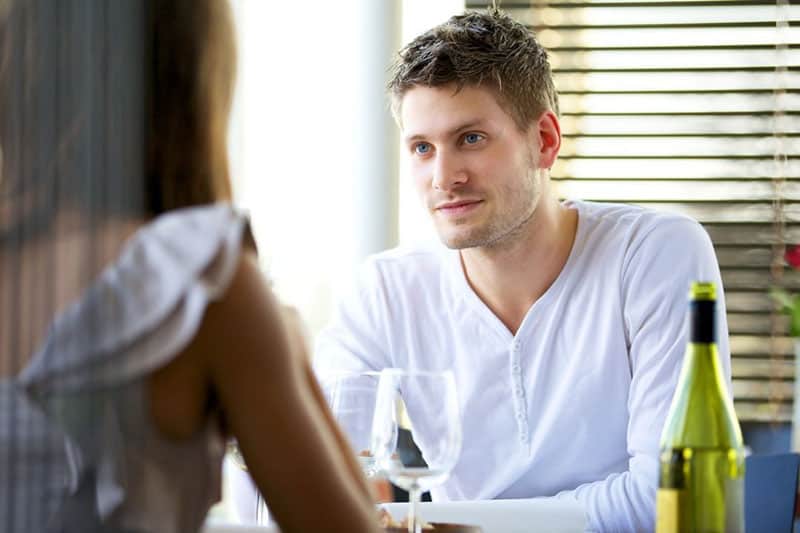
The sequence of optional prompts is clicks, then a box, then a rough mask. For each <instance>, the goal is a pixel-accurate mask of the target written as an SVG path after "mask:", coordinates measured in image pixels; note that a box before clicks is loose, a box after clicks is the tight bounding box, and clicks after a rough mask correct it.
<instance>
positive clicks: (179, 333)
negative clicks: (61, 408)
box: [19, 205, 246, 396]
mask: <svg viewBox="0 0 800 533" xmlns="http://www.w3.org/2000/svg"><path fill="white" fill-rule="evenodd" d="M245 224H246V219H245V218H244V216H243V215H242V214H240V213H237V212H236V211H235V210H233V209H232V208H231V207H230V206H227V205H214V206H208V207H201V208H191V209H184V210H180V211H175V212H173V213H170V214H168V215H165V216H162V217H159V218H158V219H156V220H155V221H154V222H153V223H151V224H149V225H147V226H145V227H144V228H142V229H141V230H139V231H138V232H137V233H136V234H135V235H134V236H133V237H132V239H131V240H130V242H129V243H128V244H127V245H126V246H125V247H124V249H123V251H122V253H121V254H120V257H119V259H118V261H117V262H116V263H115V264H113V265H111V266H110V267H108V268H107V269H105V270H104V271H103V272H102V274H101V275H100V277H99V278H98V279H97V280H96V282H95V283H93V284H92V285H91V286H90V287H89V289H88V290H87V291H86V292H85V293H84V296H83V297H82V298H81V299H80V300H79V301H77V302H76V303H74V304H73V305H72V306H70V307H69V308H68V309H67V310H66V311H65V312H64V313H62V314H61V315H60V316H58V317H57V318H56V319H55V321H54V322H53V324H52V325H51V327H50V330H49V332H48V335H47V337H46V341H45V343H44V345H43V347H42V348H41V349H40V350H39V352H38V353H37V354H36V356H35V357H34V358H33V359H32V360H31V364H30V365H28V367H27V368H26V369H25V370H24V371H23V372H22V373H21V374H20V377H19V381H20V383H21V384H23V385H24V386H25V387H26V389H27V390H28V391H29V392H30V393H32V394H33V395H34V396H39V395H41V394H44V393H47V392H67V391H70V390H83V389H85V388H87V387H90V388H93V387H108V386H114V385H115V384H118V383H120V382H122V381H127V380H131V379H136V378H137V377H140V376H142V375H144V374H147V373H148V372H151V371H152V370H153V369H155V368H158V367H160V366H162V365H164V364H166V363H167V362H169V361H170V359H171V358H172V357H174V356H175V355H176V354H177V353H179V351H180V350H181V349H182V348H183V347H185V346H186V345H187V344H188V342H189V341H190V340H191V339H192V337H193V336H194V334H195V333H196V331H197V329H198V327H199V325H200V322H201V320H202V317H203V314H204V312H205V308H206V306H207V305H208V303H209V302H211V301H213V300H214V299H216V298H218V297H219V296H220V295H221V294H222V293H223V292H224V291H225V289H226V288H227V286H228V284H229V283H230V280H231V278H232V276H233V273H234V271H235V268H236V265H237V262H238V259H239V253H240V250H241V244H242V233H243V229H244V227H245Z"/></svg>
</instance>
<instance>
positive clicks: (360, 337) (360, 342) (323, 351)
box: [314, 261, 391, 374]
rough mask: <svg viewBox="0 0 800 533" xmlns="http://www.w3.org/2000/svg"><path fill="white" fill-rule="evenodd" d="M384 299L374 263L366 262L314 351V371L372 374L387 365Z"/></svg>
mask: <svg viewBox="0 0 800 533" xmlns="http://www.w3.org/2000/svg"><path fill="white" fill-rule="evenodd" d="M386 302H387V296H386V289H385V286H384V283H383V281H382V279H381V276H380V271H379V269H378V267H377V265H376V264H375V261H367V262H366V263H365V264H364V265H363V266H362V267H361V268H360V269H359V270H358V274H357V276H356V280H355V282H354V283H353V284H352V285H351V287H350V289H349V290H348V291H346V292H345V295H344V296H343V298H342V299H341V300H340V301H339V302H338V305H337V307H336V310H335V312H334V315H333V318H332V319H331V322H330V324H329V325H328V326H327V327H326V328H325V329H324V330H323V331H322V332H320V334H319V336H318V338H317V341H316V344H315V349H314V370H315V372H316V373H317V374H320V373H323V372H327V371H342V370H347V371H374V370H381V369H382V368H385V367H388V366H391V364H389V363H390V357H389V351H390V348H391V345H390V343H389V337H390V336H389V329H388V328H390V327H391V323H390V322H389V320H388V319H387V318H386V316H385V315H386V309H387V305H386Z"/></svg>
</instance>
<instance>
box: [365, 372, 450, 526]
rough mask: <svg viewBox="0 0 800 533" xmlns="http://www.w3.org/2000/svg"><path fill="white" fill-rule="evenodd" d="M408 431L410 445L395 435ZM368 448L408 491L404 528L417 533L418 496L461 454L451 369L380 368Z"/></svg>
mask: <svg viewBox="0 0 800 533" xmlns="http://www.w3.org/2000/svg"><path fill="white" fill-rule="evenodd" d="M401 428H404V429H407V430H409V431H410V432H411V437H412V439H413V445H415V446H416V447H417V448H419V451H420V452H421V453H422V458H423V460H424V463H425V464H424V465H421V464H420V463H419V462H418V461H416V460H415V459H416V454H415V453H413V452H411V450H408V449H406V447H408V446H412V443H410V442H408V440H407V439H399V438H398V434H399V432H400V429H401ZM371 451H372V454H373V455H374V457H375V461H376V463H377V466H378V467H380V469H381V471H382V472H383V473H384V474H385V475H386V476H387V477H388V478H389V480H390V481H391V482H392V483H394V484H395V485H397V486H399V487H400V488H403V489H405V490H407V491H408V497H409V506H408V531H409V532H410V533H419V532H420V531H421V524H422V520H421V518H420V516H419V499H420V494H421V493H422V492H423V491H426V490H429V489H430V488H432V487H435V486H436V485H439V484H441V483H444V481H445V480H447V478H448V476H449V475H450V471H451V470H452V469H453V467H454V466H455V464H456V462H457V461H458V457H459V454H460V453H461V421H460V418H459V413H458V398H457V395H456V384H455V378H454V377H453V373H452V372H450V371H449V370H448V371H440V372H439V371H418V370H402V369H395V368H391V369H386V370H384V371H382V372H381V374H380V380H379V384H378V390H377V395H376V400H375V415H374V417H373V422H372V442H371Z"/></svg>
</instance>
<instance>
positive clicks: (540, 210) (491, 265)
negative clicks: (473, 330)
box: [461, 196, 578, 334]
mask: <svg viewBox="0 0 800 533" xmlns="http://www.w3.org/2000/svg"><path fill="white" fill-rule="evenodd" d="M577 223H578V214H577V211H576V210H574V209H569V208H567V207H565V206H563V205H561V204H560V203H559V202H558V201H557V200H556V199H555V198H550V197H548V196H545V197H544V198H543V199H542V202H541V203H540V204H539V206H537V208H536V212H535V213H534V215H533V217H532V218H531V220H529V221H528V222H527V223H526V225H525V226H524V227H523V228H521V230H522V233H520V234H518V235H514V236H513V237H511V238H509V239H508V242H503V243H499V244H498V245H494V246H491V247H480V248H468V249H465V250H462V251H461V263H462V266H463V268H464V274H465V275H466V278H467V281H468V282H469V284H470V286H471V287H472V289H473V290H474V291H475V293H476V294H477V295H478V297H479V298H480V299H481V300H483V302H484V303H485V304H486V305H487V307H489V309H491V311H492V312H493V313H494V314H495V315H497V317H498V318H499V319H500V320H501V321H502V322H503V324H505V326H506V327H507V328H508V329H509V331H511V333H512V334H516V332H517V330H518V329H519V327H520V325H521V324H522V320H523V319H524V318H525V315H526V314H527V312H528V310H529V309H530V308H531V306H532V305H533V304H534V303H535V302H536V300H538V299H539V298H540V297H541V296H542V295H543V294H544V293H545V292H546V291H547V289H548V288H550V286H551V285H552V284H553V282H554V281H555V280H556V278H557V277H558V275H559V274H560V273H561V270H562V269H563V268H564V265H565V264H566V262H567V258H568V257H569V254H570V251H571V250H572V243H573V241H574V239H575V232H576V229H577Z"/></svg>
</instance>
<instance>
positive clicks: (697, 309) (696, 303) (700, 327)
mask: <svg viewBox="0 0 800 533" xmlns="http://www.w3.org/2000/svg"><path fill="white" fill-rule="evenodd" d="M689 324H690V327H689V342H691V343H698V344H713V343H716V341H717V335H716V332H717V331H716V330H717V328H716V302H715V301H714V300H693V301H692V302H691V303H690V304H689Z"/></svg>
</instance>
